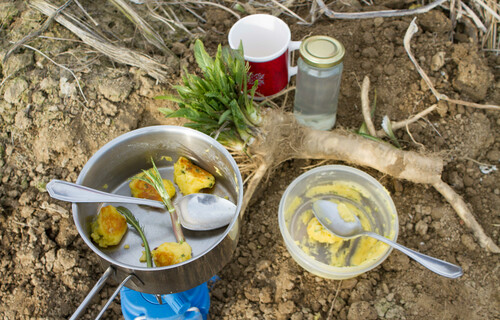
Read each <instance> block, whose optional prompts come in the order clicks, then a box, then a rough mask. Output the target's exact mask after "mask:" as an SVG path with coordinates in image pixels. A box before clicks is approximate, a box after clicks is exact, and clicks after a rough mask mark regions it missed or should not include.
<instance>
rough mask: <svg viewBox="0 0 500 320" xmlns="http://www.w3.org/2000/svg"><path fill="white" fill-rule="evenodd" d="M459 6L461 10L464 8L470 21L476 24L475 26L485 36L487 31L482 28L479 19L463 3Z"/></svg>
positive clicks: (482, 25)
mask: <svg viewBox="0 0 500 320" xmlns="http://www.w3.org/2000/svg"><path fill="white" fill-rule="evenodd" d="M461 4H462V8H464V10H465V12H466V13H467V15H468V16H469V17H470V18H471V19H472V21H474V23H475V24H476V26H477V27H478V28H479V29H480V30H481V31H482V32H483V33H484V34H486V33H487V32H488V29H486V27H485V26H484V24H483V22H482V21H481V19H479V17H478V16H477V14H476V13H475V12H474V11H473V10H472V9H471V8H469V7H468V6H467V5H466V4H465V3H463V2H461Z"/></svg>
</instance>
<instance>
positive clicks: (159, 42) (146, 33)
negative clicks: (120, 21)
mask: <svg viewBox="0 0 500 320" xmlns="http://www.w3.org/2000/svg"><path fill="white" fill-rule="evenodd" d="M109 1H110V2H111V3H112V4H113V5H114V6H115V7H116V8H118V10H120V11H121V12H122V13H123V14H124V15H125V16H126V17H127V19H129V20H130V21H132V23H133V24H134V25H135V26H136V27H137V29H139V32H140V33H141V34H142V36H143V37H144V38H145V39H146V40H147V41H148V42H149V43H151V44H152V45H154V46H155V47H157V48H158V49H160V50H161V51H162V52H164V53H167V54H169V55H171V56H173V57H175V54H174V53H173V52H172V51H170V49H169V48H168V47H167V45H166V44H165V42H164V41H163V38H162V37H161V36H160V35H159V34H158V33H157V32H156V31H155V30H154V29H153V27H151V26H150V25H149V23H147V21H146V20H144V19H143V18H142V17H141V16H140V15H139V14H138V13H137V12H136V11H135V10H134V9H133V8H132V7H131V6H130V5H128V3H127V2H125V1H124V0H109Z"/></svg>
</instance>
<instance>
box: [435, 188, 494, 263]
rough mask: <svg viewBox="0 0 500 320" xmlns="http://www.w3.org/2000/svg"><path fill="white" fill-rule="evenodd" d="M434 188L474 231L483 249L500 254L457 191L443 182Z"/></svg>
mask: <svg viewBox="0 0 500 320" xmlns="http://www.w3.org/2000/svg"><path fill="white" fill-rule="evenodd" d="M432 186H433V187H434V189H436V190H437V191H438V192H439V193H441V195H443V197H444V198H445V199H446V200H448V202H449V203H450V204H451V206H452V207H453V209H455V212H456V213H457V214H458V216H459V217H460V219H462V220H463V221H464V223H465V225H466V226H467V227H468V228H470V229H471V230H472V232H473V233H474V235H475V236H476V238H477V239H478V240H479V243H480V244H481V246H482V247H483V248H486V249H488V250H489V251H491V252H494V253H500V248H499V247H498V246H497V245H496V244H495V243H494V242H493V240H492V239H491V238H490V237H488V236H487V235H486V234H485V233H484V230H483V227H481V225H480V224H479V223H478V222H477V221H476V219H475V218H474V215H473V214H472V212H471V211H470V210H469V207H468V206H467V204H466V203H465V201H464V200H463V199H462V197H460V196H459V195H458V194H457V193H456V192H455V190H453V189H452V188H451V187H450V186H449V185H448V184H446V183H445V182H443V181H442V180H441V181H437V182H435V183H433V184H432Z"/></svg>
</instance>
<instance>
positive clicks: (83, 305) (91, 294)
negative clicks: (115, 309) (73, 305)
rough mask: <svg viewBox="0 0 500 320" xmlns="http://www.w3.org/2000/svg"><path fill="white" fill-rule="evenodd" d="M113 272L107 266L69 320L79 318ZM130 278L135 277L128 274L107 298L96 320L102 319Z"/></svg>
mask: <svg viewBox="0 0 500 320" xmlns="http://www.w3.org/2000/svg"><path fill="white" fill-rule="evenodd" d="M114 271H115V269H114V268H113V267H112V266H109V267H108V269H106V271H104V274H103V275H102V276H101V278H100V279H99V280H98V281H97V283H96V284H95V285H94V287H93V288H92V290H90V292H89V293H88V294H87V296H86V297H85V299H83V301H82V303H81V304H80V306H79V307H78V309H76V311H75V312H74V313H73V315H72V316H71V318H69V320H76V319H78V317H79V316H80V314H81V313H82V312H83V310H85V308H87V305H88V304H89V303H90V301H91V300H92V298H94V296H95V295H96V294H97V293H99V291H101V289H102V287H103V286H104V284H105V283H106V281H107V280H108V278H109V276H110V275H111V274H112V273H113V272H114ZM132 277H135V275H133V274H129V275H128V276H127V277H126V278H125V279H124V280H123V281H122V283H120V285H119V286H118V288H117V289H116V290H115V292H114V293H113V294H112V295H111V297H110V298H109V300H108V302H106V304H105V305H104V307H103V308H102V310H101V312H99V314H98V315H97V317H96V318H95V319H96V320H98V319H100V318H101V317H102V315H103V314H104V312H105V311H106V309H108V307H109V305H110V304H111V302H113V300H114V299H115V297H116V296H117V295H118V293H119V292H120V289H121V288H122V287H123V286H124V285H125V284H126V283H127V281H129V280H130V278H132Z"/></svg>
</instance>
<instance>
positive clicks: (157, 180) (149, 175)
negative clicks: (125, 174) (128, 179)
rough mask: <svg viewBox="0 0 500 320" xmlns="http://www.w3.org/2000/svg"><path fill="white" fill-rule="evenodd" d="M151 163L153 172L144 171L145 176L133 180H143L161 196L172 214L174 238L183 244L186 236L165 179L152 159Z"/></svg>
mask: <svg viewBox="0 0 500 320" xmlns="http://www.w3.org/2000/svg"><path fill="white" fill-rule="evenodd" d="M151 163H152V164H153V168H152V169H151V170H142V171H143V172H144V176H139V177H138V176H135V177H133V178H132V179H135V180H141V181H143V182H145V183H147V184H149V185H151V186H152V187H153V188H154V189H155V190H156V192H158V194H159V195H160V198H161V200H162V202H163V204H164V205H165V207H166V208H167V210H168V212H169V213H170V219H171V220H172V228H173V229H174V236H175V239H176V240H177V242H178V243H183V242H184V241H186V240H185V238H184V234H183V233H182V228H181V222H180V220H179V216H178V215H177V212H176V211H175V207H174V205H173V204H172V201H171V200H170V196H169V195H168V192H167V190H166V189H165V186H164V185H163V179H162V178H161V175H160V172H159V171H158V168H157V167H156V165H155V162H154V161H153V158H151Z"/></svg>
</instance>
